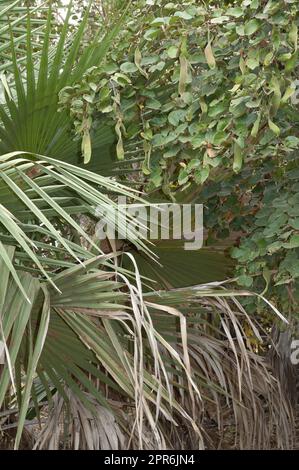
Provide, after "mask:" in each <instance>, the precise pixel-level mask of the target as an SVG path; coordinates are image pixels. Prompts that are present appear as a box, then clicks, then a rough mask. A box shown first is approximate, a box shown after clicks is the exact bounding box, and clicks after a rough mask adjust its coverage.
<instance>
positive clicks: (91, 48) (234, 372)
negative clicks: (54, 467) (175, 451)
mask: <svg viewBox="0 0 299 470" xmlns="http://www.w3.org/2000/svg"><path fill="white" fill-rule="evenodd" d="M20 3H22V2H14V3H13V4H12V5H11V6H10V7H9V11H10V14H11V15H12V14H14V10H13V7H17V6H18V5H19V4H20ZM49 3H50V4H51V2H49ZM50 6H51V5H50ZM6 14H7V11H5V9H4V10H2V11H1V13H0V15H2V17H3V18H4V17H6V16H5V15H6ZM33 14H34V13H32V12H30V10H28V11H27V13H26V28H25V30H26V31H25V37H24V34H23V33H22V35H21V36H22V40H20V42H18V41H16V36H15V35H16V34H17V37H19V34H20V33H19V32H18V31H17V32H16V33H14V32H13V29H12V28H11V33H10V38H7V40H6V50H8V49H9V48H10V50H11V52H12V60H11V62H10V63H9V64H8V65H5V69H6V70H7V78H6V79H5V80H4V82H3V83H4V95H5V102H4V103H3V104H2V105H1V107H0V118H1V127H0V155H1V156H0V273H1V284H0V338H1V341H2V345H3V349H4V354H3V362H4V364H3V366H2V369H1V370H0V374H1V381H0V410H1V412H0V419H1V422H2V429H3V430H4V432H8V431H9V430H10V429H16V432H15V434H14V438H15V444H14V446H15V448H18V447H19V446H20V445H21V444H22V436H23V438H24V429H26V430H27V431H28V429H30V424H32V422H33V423H37V424H39V425H40V426H41V431H40V432H39V436H38V438H34V433H31V434H30V436H31V438H32V439H33V440H34V447H35V448H61V447H62V446H66V447H72V448H83V449H98V448H102V449H109V448H111V449H118V448H126V447H132V448H139V449H140V448H155V449H156V448H180V449H182V448H204V447H211V448H213V447H218V446H219V445H224V446H225V445H227V446H230V445H235V446H236V447H240V448H252V447H256V448H268V447H270V446H271V445H273V444H272V443H273V442H275V443H276V444H275V445H276V446H277V447H280V448H284V447H289V446H291V445H292V419H293V418H292V409H291V407H290V404H289V402H288V399H287V398H286V396H285V395H284V393H283V391H282V388H281V386H280V383H279V382H278V381H277V380H276V379H275V377H274V376H273V373H272V371H271V368H270V366H269V365H268V364H267V361H266V360H265V358H264V357H263V356H262V355H259V354H258V352H259V351H260V349H261V347H262V346H261V345H262V342H263V341H264V340H266V341H267V332H265V331H261V329H260V326H259V324H258V322H257V321H256V320H253V319H252V318H250V317H249V316H248V315H247V314H246V311H245V310H244V309H243V307H242V305H241V304H240V303H239V301H238V296H240V295H250V294H249V293H247V292H245V291H236V290H235V289H233V288H231V285H230V284H228V288H226V287H225V285H223V282H212V283H210V282H211V281H218V280H219V279H220V280H223V279H224V277H225V274H226V270H227V268H225V269H223V268H221V265H223V260H224V259H225V257H224V255H221V254H218V253H216V254H214V255H213V253H210V252H205V251H203V252H202V253H201V252H199V253H197V254H196V255H194V253H193V254H192V256H191V255H190V257H189V258H186V254H184V260H185V264H184V265H182V266H181V268H179V262H180V261H179V259H178V253H179V250H178V247H177V246H176V245H172V246H169V244H167V243H165V242H164V241H160V242H158V244H157V246H156V248H154V251H156V253H157V254H158V255H159V256H160V260H161V262H162V265H165V267H164V268H163V266H161V265H159V264H158V263H157V262H156V261H155V260H156V258H155V254H154V253H153V252H152V250H151V247H150V246H149V245H148V244H147V243H146V242H145V240H144V239H142V238H139V239H138V238H136V236H135V234H134V233H133V232H132V233H129V234H128V235H127V239H126V243H124V244H123V245H121V246H116V244H115V243H114V241H113V240H108V242H107V243H106V245H105V248H104V247H103V244H101V243H99V242H97V241H96V240H95V238H94V237H93V236H92V234H90V233H88V230H87V231H86V230H84V229H83V227H82V224H81V223H80V217H81V216H82V214H85V215H87V216H88V217H89V218H90V220H94V221H95V219H96V218H95V209H96V207H97V206H98V207H102V206H105V207H107V206H108V207H110V208H111V210H112V209H113V208H116V201H115V196H117V195H123V196H126V197H128V198H129V200H130V201H132V202H134V201H136V200H138V202H139V203H141V204H145V201H143V199H141V198H140V197H139V196H138V193H136V192H135V191H134V190H132V189H131V188H130V187H129V186H124V185H122V184H120V183H118V182H116V180H115V179H114V178H112V177H111V176H109V162H111V160H112V159H111V148H112V144H113V143H114V132H113V129H111V128H110V127H109V126H107V125H105V124H103V125H101V126H99V128H98V130H97V132H96V134H95V136H94V137H93V143H92V144H93V149H94V150H96V151H95V152H94V153H96V154H97V155H99V156H100V158H99V159H92V160H91V162H90V163H89V164H88V165H86V166H84V163H83V161H82V157H81V148H80V142H78V141H76V140H74V139H73V136H72V134H71V121H70V118H69V116H68V114H67V113H66V112H65V111H60V110H59V104H58V94H59V92H60V91H61V90H62V89H63V88H64V87H66V86H72V85H73V84H74V83H76V81H77V80H78V79H79V78H80V77H81V76H82V75H83V73H84V72H85V71H86V70H88V69H89V68H90V67H92V66H94V65H98V64H99V63H101V61H103V60H104V59H105V54H106V52H107V50H108V49H109V47H111V44H112V43H113V41H115V38H116V37H117V34H118V32H119V31H120V29H121V28H122V27H123V24H124V20H125V18H126V12H125V13H124V14H123V15H122V17H120V18H118V19H117V20H115V22H114V23H113V25H112V26H110V27H109V29H108V32H106V34H104V35H103V34H102V33H101V31H99V32H98V34H97V35H96V36H95V37H94V38H93V39H92V40H90V41H89V42H88V43H87V45H86V43H85V41H83V39H84V32H85V29H86V26H87V22H88V9H87V10H86V12H85V15H84V18H83V19H82V21H81V23H80V25H79V26H78V28H77V30H76V31H75V32H74V31H73V27H72V28H71V29H70V27H69V20H70V17H71V14H72V4H70V6H69V8H68V12H67V16H66V19H65V22H64V24H63V26H62V29H61V31H60V35H59V38H58V37H56V36H55V37H54V39H53V37H52V26H53V24H52V22H53V20H52V11H51V8H50V9H49V12H48V14H47V18H46V21H43V29H42V35H39V31H37V32H36V34H38V46H36V45H35V43H34V40H33V37H34V35H33V34H32V28H33ZM22 21H23V23H22V24H23V25H24V20H22ZM11 24H13V22H12V23H11ZM23 28H24V26H23ZM70 35H71V40H70ZM20 44H23V46H22V47H21V45H20ZM40 44H41V45H40ZM53 44H54V46H55V47H54V46H53ZM5 60H7V58H6V59H5ZM4 63H5V62H4ZM2 65H3V61H2ZM103 162H105V168H106V170H105V174H106V176H101V168H102V166H103ZM107 162H108V166H107ZM120 165H121V163H120ZM124 165H125V163H124ZM107 168H108V170H107ZM113 170H114V167H113V166H112V164H111V171H110V175H113ZM118 209H119V208H118ZM123 216H124V221H126V217H127V215H126V213H124V214H123ZM108 217H109V214H108ZM119 229H120V230H122V227H119ZM171 253H172V255H171ZM180 259H182V256H181V258H180ZM191 262H193V266H192V268H191V269H189V263H191ZM200 263H201V266H202V267H204V271H205V272H201V273H199V274H198V266H200ZM187 269H188V271H189V273H188V274H189V275H188V276H187V272H186V270H187ZM148 277H149V278H150V280H154V281H155V280H156V281H158V285H159V286H160V287H162V289H158V290H157V288H156V287H154V288H153V286H155V284H151V285H150V288H147V287H146V286H148V284H149V283H150V280H148V279H147V278H148ZM188 284H190V285H192V284H193V286H192V287H188ZM156 285H157V284H156ZM276 313H277V314H278V315H280V314H279V312H277V311H276ZM0 367H1V366H0ZM45 415H46V418H45ZM45 420H46V425H44V422H45ZM257 422H258V425H256V423H257ZM227 427H229V429H228V428H227ZM63 436H65V438H63ZM222 441H223V442H224V443H223V444H221V442H222ZM233 442H235V443H234V444H232V443H233Z"/></svg>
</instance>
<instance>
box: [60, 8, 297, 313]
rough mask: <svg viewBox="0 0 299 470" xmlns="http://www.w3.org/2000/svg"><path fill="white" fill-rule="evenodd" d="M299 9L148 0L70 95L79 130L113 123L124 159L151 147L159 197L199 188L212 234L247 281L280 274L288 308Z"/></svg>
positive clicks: (65, 96)
mask: <svg viewBox="0 0 299 470" xmlns="http://www.w3.org/2000/svg"><path fill="white" fill-rule="evenodd" d="M297 10H298V2H297V1H296V0H291V1H288V2H287V6H286V4H285V2H284V1H282V0H280V1H272V0H269V1H268V2H264V1H259V0H252V1H250V0H248V1H247V0H245V1H243V2H221V4H219V3H218V2H209V4H208V5H207V4H204V3H200V4H199V3H198V2H195V1H193V0H189V1H185V2H183V3H182V2H180V3H178V2H166V1H151V2H148V1H141V0H140V1H139V2H135V5H134V12H131V20H130V21H128V23H127V30H126V31H123V32H122V36H121V40H120V41H119V42H118V44H117V47H114V48H113V50H111V51H110V53H109V55H108V58H109V60H108V59H107V64H106V65H105V67H101V68H95V69H93V70H90V71H88V73H87V74H86V75H85V76H84V77H83V80H81V82H80V84H78V85H77V86H76V87H75V88H72V89H65V90H63V91H62V92H61V95H60V102H61V105H62V107H63V108H65V107H66V108H68V109H69V110H71V114H72V116H73V119H74V123H75V133H76V135H79V136H80V137H83V138H84V135H85V132H88V131H86V129H90V128H92V127H93V126H94V127H95V128H96V127H97V126H98V123H99V122H101V120H102V119H105V122H106V123H107V122H108V123H110V125H111V126H112V127H115V131H116V142H117V145H116V154H117V156H118V158H119V159H123V158H125V159H126V160H128V161H130V159H133V158H134V157H136V155H138V156H140V155H142V154H143V155H144V158H143V163H142V168H141V170H142V173H143V178H140V180H141V182H140V185H141V187H143V188H145V189H146V190H147V191H148V192H149V193H151V192H156V193H157V192H159V191H162V192H163V193H164V195H166V196H167V197H170V198H172V199H178V200H184V199H185V198H186V197H187V198H189V200H190V197H191V199H192V198H193V199H194V197H196V194H199V202H202V203H204V204H205V206H206V211H205V222H206V225H207V228H208V229H209V234H210V236H209V240H211V241H212V240H214V241H215V239H216V240H219V238H220V239H222V240H223V239H226V244H227V241H228V240H227V239H228V238H230V240H229V241H228V242H229V243H228V244H229V245H232V244H235V245H236V247H235V249H234V250H233V252H232V256H233V257H234V258H235V259H236V260H237V262H238V263H239V262H240V266H239V268H238V269H237V274H238V275H239V276H240V278H239V283H240V284H241V285H245V286H246V287H250V288H253V289H257V290H258V291H259V292H261V291H263V290H264V287H265V281H264V277H265V275H264V276H263V274H262V273H263V272H267V270H269V271H270V273H272V271H273V270H274V271H275V273H272V274H271V275H270V277H269V280H268V281H267V283H266V284H267V288H270V287H271V286H272V287H273V289H272V288H270V290H269V295H270V296H271V298H272V299H273V301H275V302H278V304H279V305H283V306H284V307H286V306H287V307H288V308H289V307H290V308H292V305H293V304H294V300H295V299H296V298H297V296H298V294H297V293H296V292H297V291H296V286H297V281H296V278H297V269H296V267H295V265H296V256H297V254H296V253H297V247H296V243H297V242H296V240H297V238H296V237H297V228H296V227H297V223H298V222H297V221H296V217H297V215H296V214H295V212H296V207H294V206H292V205H291V203H290V202H286V204H290V213H288V212H287V211H286V210H285V212H284V210H283V209H282V207H281V206H279V204H278V203H277V204H278V206H277V207H276V208H275V210H274V206H272V204H276V203H275V202H274V200H275V201H276V200H277V198H278V197H280V196H279V195H278V192H279V191H282V192H283V193H284V196H283V197H285V199H286V201H293V199H292V197H293V196H294V194H295V193H296V191H297V189H296V188H297V186H296V182H297V181H298V176H299V175H298V170H296V168H297V161H298V160H297V155H298V148H299V145H298V144H299V139H298V135H299V134H298V132H299V125H298V124H299V123H298V105H296V104H295V103H294V102H293V100H292V97H294V96H295V94H296V93H297V92H296V91H295V81H296V80H297V79H298V74H299V68H298V14H297ZM79 102H80V103H81V104H80V106H81V108H80V109H79V110H78V108H77V106H79ZM84 145H85V144H84ZM84 145H83V147H84ZM83 153H84V148H83ZM290 172H291V173H290ZM290 174H291V176H290ZM260 211H261V212H260ZM266 213H268V219H267V218H266V217H265V216H264V214H266ZM262 220H263V221H264V222H263V223H264V228H263V231H262V228H261V227H262V226H261V225H260V224H261V221H262ZM279 224H280V225H279ZM264 232H265V233H264ZM246 237H247V238H246ZM240 241H241V246H238V245H239V244H240ZM242 253H243V254H242ZM249 253H250V255H249ZM266 276H267V275H266ZM285 285H287V286H288V289H287V290H286V289H285Z"/></svg>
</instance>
